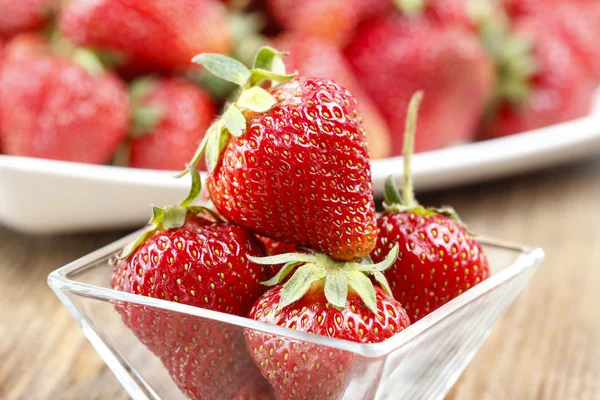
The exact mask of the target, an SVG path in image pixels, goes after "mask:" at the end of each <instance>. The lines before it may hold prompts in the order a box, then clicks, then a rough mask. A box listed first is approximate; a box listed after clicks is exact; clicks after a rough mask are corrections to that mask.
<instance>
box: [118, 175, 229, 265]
mask: <svg viewBox="0 0 600 400" xmlns="http://www.w3.org/2000/svg"><path fill="white" fill-rule="evenodd" d="M188 172H189V173H190V176H191V179H192V184H191V185H190V191H189V193H188V195H187V197H186V198H185V199H184V200H183V201H182V202H181V203H179V204H178V205H176V206H172V205H169V206H165V207H163V208H160V207H156V206H152V218H151V219H150V221H149V222H148V225H147V226H146V228H145V229H144V230H143V231H142V233H141V234H140V236H138V237H137V238H136V239H135V240H134V241H133V242H131V243H129V244H128V245H127V246H125V248H123V251H122V252H121V255H120V258H122V259H123V258H127V257H129V256H130V255H131V254H133V252H134V251H135V250H136V249H137V248H138V247H139V246H141V245H142V244H143V243H144V242H145V241H146V240H147V239H148V238H149V237H150V236H152V234H154V232H156V231H157V230H167V229H172V228H179V227H181V226H183V224H185V220H186V217H187V215H188V212H192V213H195V214H199V213H200V212H209V213H210V214H211V215H213V216H214V217H215V220H217V221H220V218H218V217H217V216H216V215H214V213H212V212H210V210H207V209H206V208H204V207H200V206H190V204H191V203H192V202H193V201H194V200H195V199H196V198H197V197H198V195H200V191H201V190H202V180H201V179H200V173H199V172H198V171H197V170H196V168H194V167H192V166H190V165H188Z"/></svg>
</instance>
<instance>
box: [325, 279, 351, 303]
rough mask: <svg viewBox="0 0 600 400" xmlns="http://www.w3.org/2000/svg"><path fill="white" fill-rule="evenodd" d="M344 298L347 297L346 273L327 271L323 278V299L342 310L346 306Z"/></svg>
mask: <svg viewBox="0 0 600 400" xmlns="http://www.w3.org/2000/svg"><path fill="white" fill-rule="evenodd" d="M346 297H348V279H347V278H346V272H345V271H341V270H337V271H336V270H331V271H328V272H327V276H326V278H325V298H326V299H327V301H328V302H330V303H331V304H332V305H333V306H334V307H336V308H339V309H342V308H344V307H345V306H346Z"/></svg>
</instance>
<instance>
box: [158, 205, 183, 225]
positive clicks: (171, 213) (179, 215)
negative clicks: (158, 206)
mask: <svg viewBox="0 0 600 400" xmlns="http://www.w3.org/2000/svg"><path fill="white" fill-rule="evenodd" d="M164 210H165V217H164V220H163V223H162V226H163V228H164V229H171V228H179V227H181V226H183V224H184V223H185V217H186V215H187V208H186V207H182V206H166V207H165V208H164Z"/></svg>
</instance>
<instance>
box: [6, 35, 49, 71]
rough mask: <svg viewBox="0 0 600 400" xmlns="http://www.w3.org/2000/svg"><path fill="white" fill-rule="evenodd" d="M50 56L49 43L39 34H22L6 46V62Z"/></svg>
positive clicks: (13, 38) (14, 37)
mask: <svg viewBox="0 0 600 400" xmlns="http://www.w3.org/2000/svg"><path fill="white" fill-rule="evenodd" d="M48 54H50V50H49V48H48V41H47V40H46V39H45V38H44V37H43V36H42V35H40V34H39V33H37V32H26V33H20V34H18V35H15V36H13V37H12V38H11V39H10V41H9V42H8V43H6V45H5V46H4V56H3V58H4V62H5V63H10V62H15V61H22V60H27V59H31V58H36V57H40V56H43V55H48Z"/></svg>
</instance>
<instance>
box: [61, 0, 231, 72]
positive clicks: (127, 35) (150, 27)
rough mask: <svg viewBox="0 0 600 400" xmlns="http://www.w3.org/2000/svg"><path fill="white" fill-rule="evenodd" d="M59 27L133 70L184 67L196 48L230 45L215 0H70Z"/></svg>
mask: <svg viewBox="0 0 600 400" xmlns="http://www.w3.org/2000/svg"><path fill="white" fill-rule="evenodd" d="M59 27H60V30H61V32H62V33H63V34H64V35H65V36H66V37H67V38H69V39H71V40H72V41H73V42H75V43H76V44H78V45H83V46H90V47H94V48H97V49H100V50H102V51H105V52H110V53H115V54H116V55H117V56H116V58H117V59H120V60H121V62H122V63H123V64H125V66H126V67H127V68H128V70H130V71H135V72H140V71H145V72H147V71H168V70H173V69H177V68H184V67H187V66H189V65H190V60H191V59H192V57H194V56H195V55H196V54H199V53H225V54H227V53H229V52H230V51H231V48H232V38H231V31H230V28H229V25H228V20H227V16H226V12H225V8H224V6H223V5H222V4H221V2H219V1H217V0H148V1H139V0H99V1H98V0H97V1H87V0H71V1H69V2H68V3H67V5H66V6H65V8H64V9H63V10H62V11H61V13H60V17H59Z"/></svg>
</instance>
